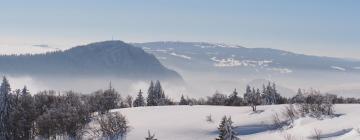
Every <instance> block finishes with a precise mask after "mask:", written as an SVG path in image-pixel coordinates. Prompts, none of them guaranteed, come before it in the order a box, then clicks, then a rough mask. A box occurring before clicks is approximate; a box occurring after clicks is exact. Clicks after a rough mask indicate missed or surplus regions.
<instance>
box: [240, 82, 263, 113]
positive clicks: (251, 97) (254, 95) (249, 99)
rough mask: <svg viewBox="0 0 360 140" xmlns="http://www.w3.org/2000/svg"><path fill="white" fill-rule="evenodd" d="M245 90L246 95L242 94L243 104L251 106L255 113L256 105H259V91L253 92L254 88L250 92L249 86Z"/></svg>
mask: <svg viewBox="0 0 360 140" xmlns="http://www.w3.org/2000/svg"><path fill="white" fill-rule="evenodd" d="M246 89H247V90H246V93H245V94H244V99H245V102H246V103H247V105H250V106H251V108H252V110H253V111H256V107H257V105H260V104H261V95H260V90H259V89H257V90H255V88H253V89H252V90H251V88H250V86H247V87H246Z"/></svg>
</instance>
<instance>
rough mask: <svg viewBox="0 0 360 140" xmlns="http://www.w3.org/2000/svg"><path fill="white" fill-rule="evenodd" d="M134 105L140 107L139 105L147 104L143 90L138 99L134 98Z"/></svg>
mask: <svg viewBox="0 0 360 140" xmlns="http://www.w3.org/2000/svg"><path fill="white" fill-rule="evenodd" d="M133 106H134V107H138V106H145V98H144V97H143V95H142V92H141V90H140V91H139V93H138V95H137V97H136V99H135V100H134V104H133Z"/></svg>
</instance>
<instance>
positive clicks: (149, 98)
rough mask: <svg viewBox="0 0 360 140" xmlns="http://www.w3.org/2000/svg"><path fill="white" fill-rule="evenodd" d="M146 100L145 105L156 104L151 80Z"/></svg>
mask: <svg viewBox="0 0 360 140" xmlns="http://www.w3.org/2000/svg"><path fill="white" fill-rule="evenodd" d="M146 100H147V106H157V97H156V94H155V90H154V83H153V81H151V82H150V86H149V89H148V96H147V98H146Z"/></svg>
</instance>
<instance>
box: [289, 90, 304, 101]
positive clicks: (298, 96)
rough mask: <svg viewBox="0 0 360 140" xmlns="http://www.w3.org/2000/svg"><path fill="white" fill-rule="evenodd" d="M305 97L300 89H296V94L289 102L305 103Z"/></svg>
mask: <svg viewBox="0 0 360 140" xmlns="http://www.w3.org/2000/svg"><path fill="white" fill-rule="evenodd" d="M305 101H306V98H305V96H304V94H303V92H302V91H301V89H298V91H297V94H296V95H295V96H294V97H292V98H291V103H298V104H299V103H305Z"/></svg>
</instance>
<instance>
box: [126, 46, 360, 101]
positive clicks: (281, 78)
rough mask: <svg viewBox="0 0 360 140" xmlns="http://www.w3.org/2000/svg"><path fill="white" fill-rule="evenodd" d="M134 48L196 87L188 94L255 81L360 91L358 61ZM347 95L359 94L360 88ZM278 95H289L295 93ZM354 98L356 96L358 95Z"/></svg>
mask: <svg viewBox="0 0 360 140" xmlns="http://www.w3.org/2000/svg"><path fill="white" fill-rule="evenodd" d="M133 44H134V46H138V47H141V48H143V49H144V50H145V51H147V52H149V53H152V54H154V55H155V56H156V57H157V58H158V59H159V60H160V61H161V62H162V64H164V65H165V66H167V67H169V68H171V69H174V70H175V71H177V72H179V73H180V74H181V75H182V76H183V78H184V79H185V81H186V82H187V83H188V85H189V86H193V85H194V86H195V87H190V88H189V89H190V91H191V94H193V93H209V92H214V91H215V90H219V91H221V92H227V93H229V92H231V90H233V89H234V88H237V89H243V88H244V87H245V86H246V85H247V84H248V83H251V82H252V81H253V80H254V79H265V80H269V81H274V82H276V83H277V84H278V85H281V86H282V87H285V88H287V89H291V90H292V91H297V89H298V88H305V89H308V88H316V89H319V90H321V91H334V90H333V89H334V88H335V89H336V88H337V86H338V85H357V87H360V84H359V83H360V69H359V68H358V67H360V66H359V65H360V61H359V60H350V59H342V58H333V57H320V56H311V55H304V54H299V53H296V52H288V51H283V50H277V49H271V48H266V46H264V48H246V47H243V46H240V45H231V44H230V45H229V44H219V43H207V42H171V41H165V42H148V43H133ZM197 87H207V88H200V89H197ZM347 87H348V86H347ZM345 90H346V91H349V90H351V91H359V90H360V88H346V89H344V90H343V91H345ZM287 91H290V90H287ZM333 93H334V94H338V95H340V96H349V95H350V94H351V95H354V93H348V92H333ZM281 94H283V95H285V96H291V94H293V92H282V93H281ZM357 94H358V95H356V96H360V93H357Z"/></svg>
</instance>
